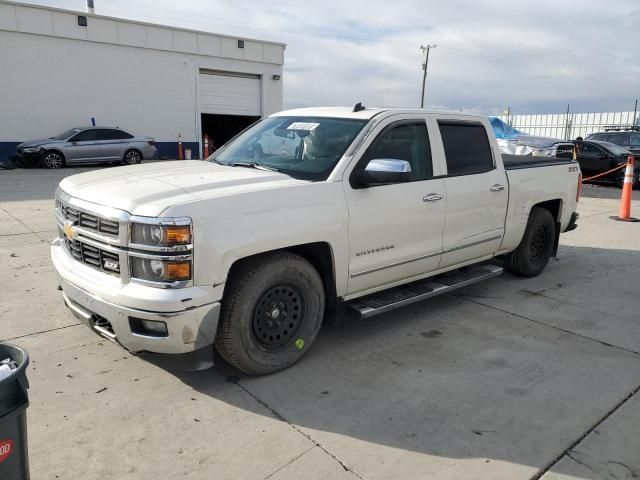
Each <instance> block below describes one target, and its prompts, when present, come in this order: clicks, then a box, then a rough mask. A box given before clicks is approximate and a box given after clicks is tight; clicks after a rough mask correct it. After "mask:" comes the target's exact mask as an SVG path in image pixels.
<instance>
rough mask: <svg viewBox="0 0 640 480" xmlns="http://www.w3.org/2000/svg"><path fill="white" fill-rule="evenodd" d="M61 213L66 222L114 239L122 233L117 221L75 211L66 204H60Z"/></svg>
mask: <svg viewBox="0 0 640 480" xmlns="http://www.w3.org/2000/svg"><path fill="white" fill-rule="evenodd" d="M60 211H61V212H62V216H63V217H64V218H65V219H66V220H69V221H71V222H73V223H74V224H75V225H78V226H79V227H82V228H86V229H87V230H93V231H95V232H99V233H104V234H106V235H111V236H113V237H117V236H118V234H119V233H120V224H119V223H118V222H117V221H115V220H107V219H106V218H101V217H98V216H97V215H92V214H90V213H87V212H83V211H81V210H78V209H75V208H73V207H70V206H69V205H65V204H64V203H61V204H60Z"/></svg>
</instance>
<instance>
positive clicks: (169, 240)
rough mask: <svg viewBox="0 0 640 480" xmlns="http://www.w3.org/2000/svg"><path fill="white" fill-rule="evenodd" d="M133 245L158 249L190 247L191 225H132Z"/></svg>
mask: <svg viewBox="0 0 640 480" xmlns="http://www.w3.org/2000/svg"><path fill="white" fill-rule="evenodd" d="M186 222H188V220H186V221H185V223H186ZM131 243H135V244H137V245H150V246H158V247H171V246H175V245H189V244H190V243H191V225H190V224H186V225H184V224H183V225H161V224H157V225H156V224H151V223H132V224H131Z"/></svg>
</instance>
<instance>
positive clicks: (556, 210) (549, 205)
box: [534, 198, 562, 257]
mask: <svg viewBox="0 0 640 480" xmlns="http://www.w3.org/2000/svg"><path fill="white" fill-rule="evenodd" d="M534 207H539V208H544V209H545V210H548V211H549V213H551V216H552V217H553V219H554V220H555V222H556V237H555V240H554V242H553V250H552V252H551V256H553V257H555V256H556V254H557V253H558V246H559V245H560V227H561V225H560V208H561V207H562V200H560V199H559V198H556V199H555V200H547V201H546V202H540V203H536V204H535V205H534Z"/></svg>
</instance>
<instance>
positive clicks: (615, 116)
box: [499, 112, 640, 139]
mask: <svg viewBox="0 0 640 480" xmlns="http://www.w3.org/2000/svg"><path fill="white" fill-rule="evenodd" d="M499 118H500V120H502V121H503V122H506V123H508V124H509V125H511V126H512V127H514V128H517V129H518V130H521V131H523V132H525V133H528V134H530V135H536V136H541V137H553V138H563V139H573V138H576V137H578V136H580V137H584V136H586V135H588V134H590V133H595V132H601V131H603V130H604V128H605V127H607V126H630V125H632V124H633V112H602V113H569V118H568V121H567V115H566V114H564V113H558V114H540V115H511V116H510V117H509V118H507V116H506V115H503V116H501V117H499ZM636 125H640V112H638V113H636Z"/></svg>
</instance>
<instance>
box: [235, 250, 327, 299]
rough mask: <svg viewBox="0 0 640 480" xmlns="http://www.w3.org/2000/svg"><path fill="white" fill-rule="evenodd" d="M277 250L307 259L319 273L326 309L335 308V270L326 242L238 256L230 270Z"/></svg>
mask: <svg viewBox="0 0 640 480" xmlns="http://www.w3.org/2000/svg"><path fill="white" fill-rule="evenodd" d="M277 251H286V252H291V253H293V254H295V255H298V256H300V257H302V258H304V259H305V260H307V261H308V262H309V263H310V264H311V265H313V268H315V269H316V270H317V271H318V273H319V274H320V278H321V279H322V284H323V285H324V292H325V298H326V302H327V303H326V310H327V311H330V310H333V308H335V306H336V303H337V296H336V282H335V271H334V268H333V253H332V251H331V246H330V245H329V244H328V243H327V242H314V243H305V244H302V245H292V246H290V247H285V248H279V249H276V250H270V251H267V252H261V253H258V254H255V255H250V256H248V257H244V258H240V259H238V260H236V261H235V262H234V263H233V265H231V269H230V271H231V270H233V268H234V267H235V266H236V265H237V264H238V262H245V261H247V260H251V259H252V258H255V257H258V256H260V255H265V254H268V253H273V252H277Z"/></svg>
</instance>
